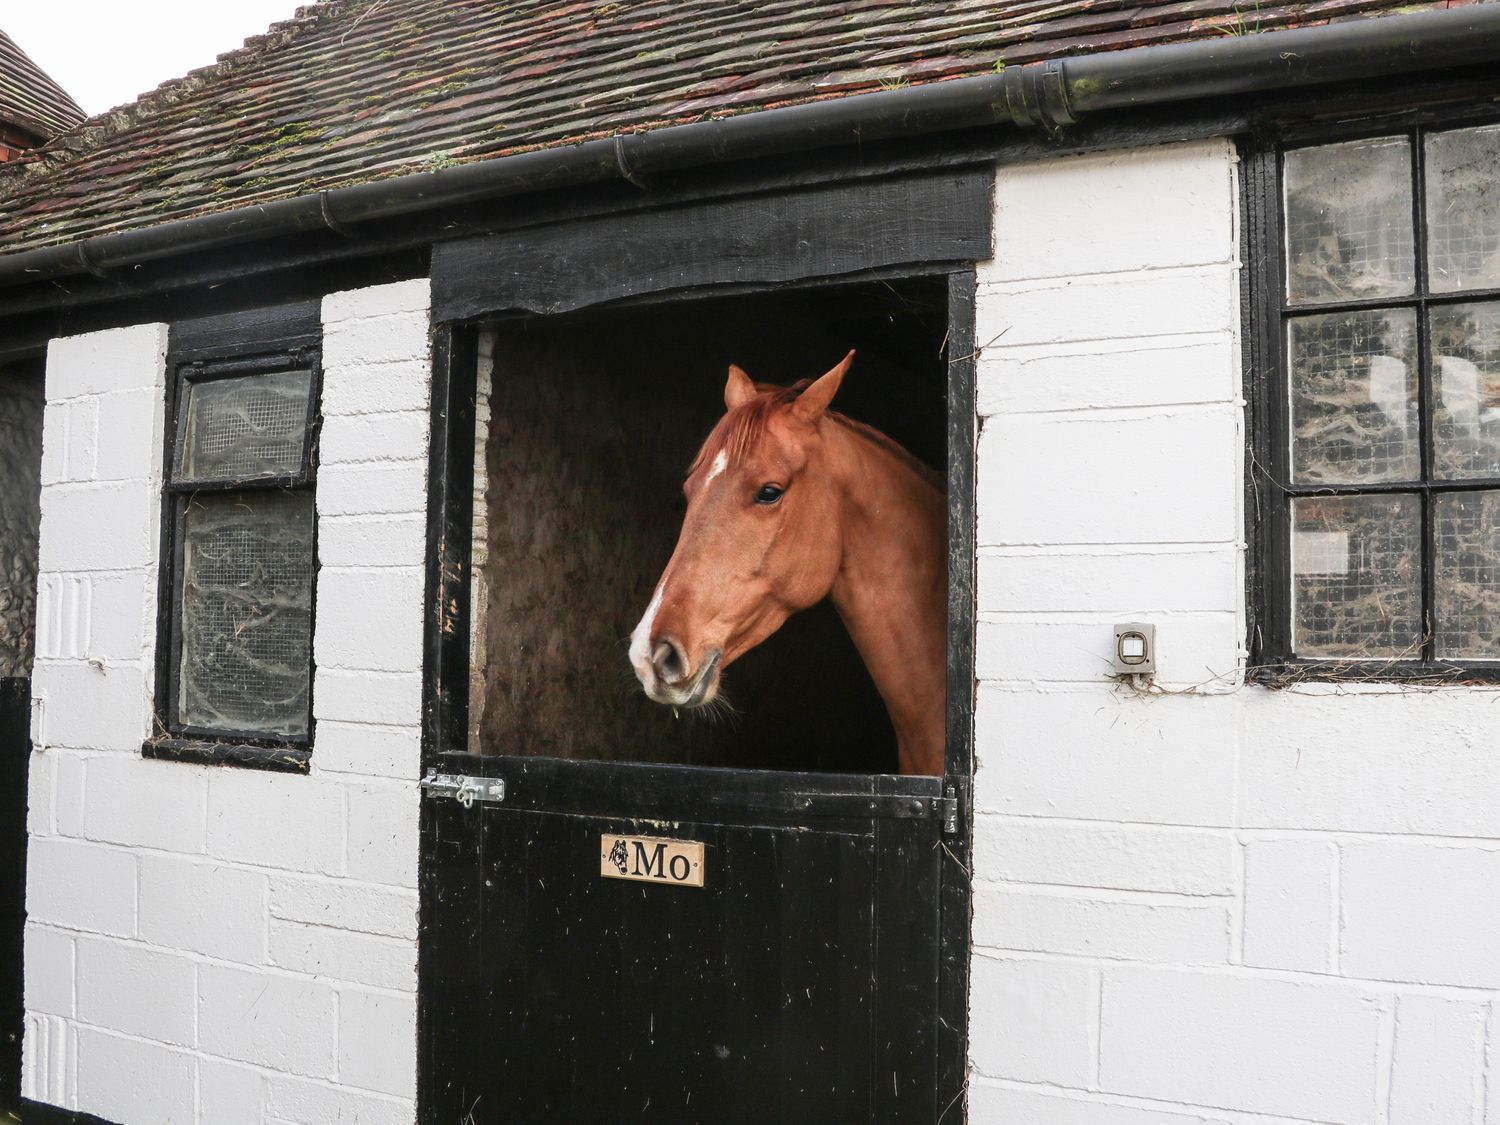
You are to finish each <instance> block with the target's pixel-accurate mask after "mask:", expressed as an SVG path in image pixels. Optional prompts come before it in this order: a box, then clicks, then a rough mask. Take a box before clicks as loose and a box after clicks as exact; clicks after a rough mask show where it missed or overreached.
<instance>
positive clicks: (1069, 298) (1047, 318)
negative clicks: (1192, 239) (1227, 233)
mask: <svg viewBox="0 0 1500 1125" xmlns="http://www.w3.org/2000/svg"><path fill="white" fill-rule="evenodd" d="M1238 310H1239V273H1238V271H1237V270H1236V269H1234V268H1233V267H1230V266H1199V267H1193V268H1189V269H1173V270H1150V271H1136V270H1131V271H1128V272H1125V271H1122V272H1119V273H1111V274H1106V275H1095V276H1091V277H1079V278H1060V279H1058V280H1055V281H1021V282H1002V283H998V284H993V285H985V286H982V287H981V288H980V291H979V300H978V306H977V309H976V313H975V337H974V338H975V339H976V340H977V341H978V342H979V345H980V347H981V348H984V349H985V350H986V351H988V350H989V349H990V348H992V347H996V346H999V347H1020V346H1025V345H1038V344H1069V343H1075V342H1078V341H1084V340H1126V339H1133V340H1141V339H1146V338H1149V337H1153V336H1179V335H1182V334H1184V333H1196V332H1228V331H1232V330H1233V329H1234V327H1235V323H1236V320H1237V318H1238V316H1239V311H1238ZM1155 452H1157V451H1155V450H1153V451H1152V453H1153V454H1154V453H1155Z"/></svg>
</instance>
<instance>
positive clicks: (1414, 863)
mask: <svg viewBox="0 0 1500 1125" xmlns="http://www.w3.org/2000/svg"><path fill="white" fill-rule="evenodd" d="M1235 176H1236V162H1235V156H1234V151H1233V148H1232V146H1231V145H1230V144H1229V143H1227V142H1224V141H1205V142H1194V143H1187V144H1177V145H1170V146H1163V147H1158V148H1147V149H1141V150H1137V151H1131V152H1124V153H1110V154H1102V155H1090V156H1079V157H1068V158H1060V159H1053V160H1047V161H1040V162H1037V163H1035V164H1032V165H1029V166H1024V167H1013V166H1008V167H1003V168H1001V169H999V172H998V177H999V179H998V187H997V198H996V209H997V210H996V214H997V231H996V235H997V254H996V258H995V261H994V262H993V263H990V264H988V265H987V266H985V267H984V268H983V269H982V271H981V277H980V289H979V302H980V305H979V324H980V327H979V334H978V338H979V340H980V342H981V344H982V345H983V347H982V351H981V353H980V364H979V383H978V400H979V409H980V414H981V426H982V432H981V437H980V441H979V465H978V489H979V504H978V507H979V512H978V520H979V543H980V548H979V551H980V557H979V616H980V621H979V637H978V650H979V655H978V664H979V676H980V679H981V683H980V685H979V690H978V702H977V714H976V737H977V749H978V762H979V765H978V773H977V775H976V779H975V786H976V789H975V804H976V813H977V815H976V825H975V855H974V874H975V912H974V944H975V959H974V974H973V989H972V994H971V1005H972V1008H971V1059H970V1061H971V1081H970V1087H969V1096H970V1107H971V1116H970V1120H971V1121H972V1122H974V1123H976V1125H980V1123H983V1125H991V1123H995V1125H998V1123H1001V1122H1004V1123H1006V1125H1203V1123H1210V1122H1211V1123H1213V1125H1252V1123H1253V1125H1286V1123H1290V1122H1321V1123H1330V1125H1447V1123H1450V1122H1463V1123H1464V1125H1481V1123H1488V1125H1500V1095H1497V1094H1496V1092H1495V1091H1497V1090H1500V1027H1497V1019H1500V1005H1497V1003H1496V1001H1497V1000H1500V936H1497V935H1500V799H1497V796H1500V753H1497V752H1496V750H1495V747H1496V745H1497V738H1496V734H1497V732H1500V710H1497V703H1500V700H1497V697H1496V695H1495V694H1494V693H1491V692H1486V691H1482V690H1477V689H1464V688H1451V689H1436V690H1419V691H1399V690H1393V689H1391V688H1390V687H1389V686H1386V687H1382V688H1379V689H1373V690H1371V689H1360V688H1343V689H1335V688H1330V687H1327V686H1323V687H1318V686H1307V687H1303V688H1299V689H1297V690H1285V691H1279V692H1273V691H1269V690H1267V689H1264V688H1259V687H1246V686H1244V685H1243V662H1244V652H1243V638H1244V635H1245V620H1244V601H1245V599H1244V579H1243V555H1244V549H1245V545H1244V542H1243V539H1244V531H1243V528H1244V522H1243V520H1244V515H1243V450H1244V437H1243V410H1242V407H1243V403H1242V400H1241V391H1240V371H1239V343H1238V339H1237V336H1238V316H1239V314H1238V307H1237V306H1238V298H1237V294H1238V291H1239V273H1240V263H1239V261H1238V229H1237V215H1238V210H1237V190H1238V189H1237V186H1236V180H1235ZM1123 620H1146V621H1152V622H1154V623H1155V624H1156V626H1157V640H1158V646H1159V667H1160V670H1161V672H1160V675H1159V676H1158V677H1157V684H1158V685H1159V687H1160V688H1162V689H1164V690H1162V691H1158V692H1156V693H1153V694H1149V695H1146V694H1137V693H1136V692H1135V691H1133V690H1132V689H1129V688H1126V687H1122V686H1117V685H1115V684H1113V683H1112V682H1110V681H1109V680H1108V679H1107V667H1108V657H1109V652H1110V643H1111V640H1112V635H1111V632H1110V627H1111V625H1112V624H1113V623H1114V622H1116V621H1123Z"/></svg>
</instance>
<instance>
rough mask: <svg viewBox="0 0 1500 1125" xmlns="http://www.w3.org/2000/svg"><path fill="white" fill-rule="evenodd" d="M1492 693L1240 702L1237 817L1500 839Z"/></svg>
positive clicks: (1329, 695) (1277, 697)
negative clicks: (1354, 736) (1355, 748)
mask: <svg viewBox="0 0 1500 1125" xmlns="http://www.w3.org/2000/svg"><path fill="white" fill-rule="evenodd" d="M1313 690H1316V689H1313ZM1494 700H1495V696H1494V695H1493V694H1491V693H1489V692H1467V691H1464V690H1462V689H1446V690H1442V691H1435V692H1420V691H1412V692H1394V693H1392V692H1389V691H1386V692H1381V691H1379V690H1377V691H1375V692H1359V691H1357V690H1356V691H1354V692H1349V693H1346V694H1336V693H1335V692H1333V691H1326V692H1323V693H1320V694H1312V693H1308V694H1302V693H1297V692H1255V693H1253V695H1252V696H1251V697H1250V698H1249V699H1247V700H1246V705H1245V706H1244V709H1243V716H1244V722H1243V729H1242V736H1241V740H1240V741H1241V745H1242V746H1243V750H1242V754H1243V770H1244V779H1243V787H1242V790H1241V796H1240V801H1241V814H1240V815H1241V820H1242V822H1243V823H1244V824H1245V826H1246V827H1253V828H1325V829H1343V830H1348V831H1358V832H1398V833H1399V832H1415V833H1425V834H1432V835H1448V836H1490V837H1500V802H1497V801H1495V800H1494V799H1493V797H1492V794H1494V793H1495V792H1497V791H1500V755H1496V754H1494V753H1493V752H1492V745H1493V741H1494V740H1493V738H1492V736H1491V734H1490V731H1491V728H1492V725H1493V723H1494V721H1495V704H1494ZM1352 731H1358V732H1359V735H1358V744H1359V752H1358V753H1350V751H1349V745H1350V743H1349V739H1350V732H1352Z"/></svg>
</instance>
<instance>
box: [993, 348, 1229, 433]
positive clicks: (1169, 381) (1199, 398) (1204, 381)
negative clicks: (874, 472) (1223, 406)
mask: <svg viewBox="0 0 1500 1125" xmlns="http://www.w3.org/2000/svg"><path fill="white" fill-rule="evenodd" d="M999 344H1000V345H1003V344H1004V340H1003V339H1002V340H1001V341H999ZM1237 364H1238V359H1237V354H1236V347H1235V340H1234V337H1233V335H1232V334H1230V333H1227V332H1225V333H1212V334H1207V335H1203V334H1199V335H1192V336H1180V337H1175V338H1167V339H1160V338H1159V339H1157V340H1154V341H1151V342H1147V343H1143V342H1140V341H1135V340H1099V341H1093V342H1091V343H1084V344H1062V345H1057V344H1044V345H1039V346H1033V347H1021V348H1008V347H1004V346H995V347H991V348H987V349H985V350H984V351H982V352H981V353H980V358H979V365H978V372H977V387H976V400H977V402H976V405H977V408H978V411H979V414H980V417H989V416H990V415H995V414H1026V413H1032V412H1036V411H1047V412H1055V411H1062V410H1079V411H1084V410H1099V409H1119V408H1121V407H1126V408H1129V407H1144V406H1162V405H1168V404H1180V403H1206V402H1234V401H1236V399H1237V397H1238V393H1239V391H1238V374H1239V372H1238V367H1237Z"/></svg>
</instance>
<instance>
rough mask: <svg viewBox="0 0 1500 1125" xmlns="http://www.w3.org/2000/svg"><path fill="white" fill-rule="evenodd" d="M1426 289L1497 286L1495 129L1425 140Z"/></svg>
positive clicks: (1499, 199) (1499, 156)
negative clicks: (1427, 286) (1428, 287)
mask: <svg viewBox="0 0 1500 1125" xmlns="http://www.w3.org/2000/svg"><path fill="white" fill-rule="evenodd" d="M1427 261H1428V263H1429V273H1430V275H1431V276H1430V279H1429V281H1428V285H1429V286H1430V288H1431V289H1432V291H1433V292H1435V293H1452V292H1454V291H1456V290H1459V289H1480V288H1491V287H1494V286H1500V126H1496V125H1491V126H1489V127H1487V128H1484V129H1456V130H1454V131H1453V132H1451V133H1432V134H1430V135H1429V136H1428V138H1427Z"/></svg>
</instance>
